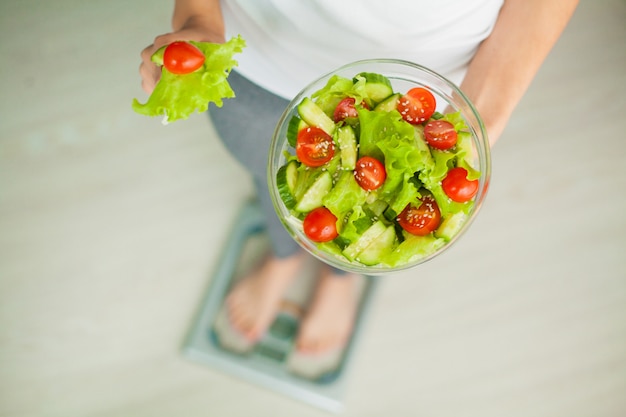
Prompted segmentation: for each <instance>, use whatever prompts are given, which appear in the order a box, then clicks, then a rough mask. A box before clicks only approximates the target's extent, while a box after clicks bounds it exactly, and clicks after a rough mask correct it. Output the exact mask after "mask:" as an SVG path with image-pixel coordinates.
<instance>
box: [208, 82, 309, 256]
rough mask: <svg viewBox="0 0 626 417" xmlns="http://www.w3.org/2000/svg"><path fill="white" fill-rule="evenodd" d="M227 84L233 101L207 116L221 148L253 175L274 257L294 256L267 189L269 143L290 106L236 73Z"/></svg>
mask: <svg viewBox="0 0 626 417" xmlns="http://www.w3.org/2000/svg"><path fill="white" fill-rule="evenodd" d="M228 82H229V83H230V85H231V87H232V88H233V90H234V91H235V95H236V98H234V99H227V100H224V105H223V106H222V107H221V108H216V107H215V106H211V109H210V110H209V116H210V118H211V120H212V122H213V126H214V127H215V129H216V131H217V133H218V135H219V137H220V138H221V140H222V142H223V143H224V146H225V147H226V148H227V149H228V150H229V151H230V153H231V154H232V155H233V156H234V157H235V158H236V159H237V160H238V161H239V162H240V163H241V164H242V165H243V167H244V168H246V169H247V170H248V171H249V172H250V174H252V178H253V180H254V184H255V186H256V189H257V197H258V200H259V203H260V205H261V208H262V210H263V212H264V214H265V219H266V228H267V233H268V235H269V239H270V242H271V244H272V248H273V250H274V254H275V255H276V256H277V257H279V258H285V257H288V256H291V255H294V254H295V253H296V252H297V251H298V250H299V249H300V246H299V245H298V244H297V243H296V241H295V240H294V239H293V238H292V237H291V236H290V235H289V234H288V233H287V231H286V230H285V228H284V226H283V225H282V223H281V222H280V220H279V219H278V216H277V215H276V212H275V210H274V206H273V204H272V200H271V198H270V195H269V190H268V185H267V163H268V152H269V147H270V141H271V139H272V135H273V133H274V128H275V127H276V123H277V122H278V119H279V118H280V116H281V115H282V113H283V111H284V110H285V108H286V107H287V104H289V102H288V101H287V100H285V99H283V98H281V97H278V96H276V95H274V94H272V93H270V92H269V91H267V90H264V89H263V88H261V87H259V86H257V85H256V84H254V83H252V82H250V81H249V80H247V79H246V78H244V77H242V76H241V75H239V74H238V73H237V72H235V71H232V72H231V73H230V75H229V77H228Z"/></svg>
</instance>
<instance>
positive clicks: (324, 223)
mask: <svg viewBox="0 0 626 417" xmlns="http://www.w3.org/2000/svg"><path fill="white" fill-rule="evenodd" d="M302 228H303V230H304V234H305V235H307V237H308V238H309V239H311V240H312V241H314V242H329V241H331V240H333V239H334V238H336V237H337V217H335V215H334V214H333V213H331V211H330V210H328V209H327V208H326V207H318V208H316V209H313V210H312V211H311V212H310V213H309V214H307V215H306V217H305V218H304V222H303V224H302Z"/></svg>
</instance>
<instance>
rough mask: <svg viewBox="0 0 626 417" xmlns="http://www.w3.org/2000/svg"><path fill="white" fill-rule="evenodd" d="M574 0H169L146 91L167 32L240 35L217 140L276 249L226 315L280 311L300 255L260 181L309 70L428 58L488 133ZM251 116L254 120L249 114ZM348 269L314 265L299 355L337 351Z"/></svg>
mask: <svg viewBox="0 0 626 417" xmlns="http://www.w3.org/2000/svg"><path fill="white" fill-rule="evenodd" d="M577 3H578V0H457V1H453V0H448V1H438V2H432V1H425V0H423V1H420V0H404V1H401V0H385V1H384V2H379V1H375V0H344V1H341V2H338V1H336V0H317V1H314V0H306V1H305V0H301V1H293V0H222V1H221V2H220V1H218V0H176V2H175V8H174V14H173V25H172V26H173V30H174V31H173V32H172V33H168V34H165V35H161V36H157V37H156V39H155V40H154V43H153V44H152V45H150V46H148V47H147V48H146V49H145V50H144V51H143V52H142V59H143V61H142V64H141V68H140V73H141V76H142V82H143V84H142V85H143V88H144V89H145V90H146V92H148V93H150V92H151V91H152V89H153V88H154V85H155V83H156V81H157V80H158V77H159V72H160V70H159V69H158V68H157V67H156V66H155V65H154V64H153V63H152V62H151V61H150V56H151V55H152V53H153V52H155V51H156V50H157V49H158V48H160V47H161V46H163V45H166V44H168V43H170V42H172V41H175V40H196V41H207V42H217V43H221V42H224V41H225V39H226V38H227V37H230V36H233V35H236V34H241V35H242V36H243V38H244V39H245V40H246V42H247V44H248V47H247V48H246V49H245V50H244V52H243V54H242V55H241V56H238V57H237V59H238V61H239V66H238V67H237V69H236V72H232V73H231V75H230V78H229V82H230V83H231V86H232V87H233V90H234V91H235V93H236V95H237V98H236V99H234V100H228V101H227V102H226V103H225V104H224V107H222V108H221V109H217V110H216V111H214V112H212V114H211V117H212V120H213V123H214V125H215V127H216V129H217V131H218V133H219V134H220V136H221V138H222V140H223V142H224V144H225V146H226V147H227V148H228V149H229V150H230V151H231V152H232V153H233V155H234V156H235V157H236V158H237V159H238V160H239V161H241V163H242V164H243V165H244V166H245V167H246V168H248V169H249V170H250V172H251V174H252V175H253V178H254V180H255V184H256V186H257V189H258V190H257V191H258V196H259V200H260V202H261V205H262V207H263V209H264V211H265V214H266V218H267V228H268V232H269V235H270V240H271V242H272V247H273V249H274V253H273V256H270V257H268V258H267V260H266V261H265V262H264V264H263V265H262V267H261V268H259V269H258V270H256V271H254V272H253V273H251V275H250V276H248V277H245V279H243V280H241V281H240V282H239V283H238V285H236V286H235V287H234V289H233V290H232V292H231V293H230V294H229V296H228V298H227V302H226V305H227V309H228V315H229V318H230V321H231V324H232V325H233V326H234V327H235V328H236V329H237V330H238V331H239V332H240V333H241V334H242V335H243V336H244V337H245V338H247V339H248V340H249V341H250V343H254V341H256V340H258V339H259V338H260V337H261V336H262V335H263V333H264V332H265V330H266V329H267V327H268V326H269V325H270V324H271V322H272V321H273V319H274V316H275V314H276V313H277V309H278V305H279V303H280V300H281V299H282V296H283V293H284V291H285V290H286V288H287V287H288V285H289V284H290V283H291V281H292V280H293V279H294V277H295V276H296V275H297V271H298V270H299V268H300V267H301V266H302V263H303V262H304V259H305V255H304V254H303V253H302V252H301V251H300V249H299V246H298V245H297V244H296V243H295V242H294V241H293V239H292V238H291V237H290V236H289V235H288V234H287V233H286V232H285V230H284V229H283V226H282V224H280V222H279V221H278V219H277V217H276V215H275V213H274V210H273V206H272V204H271V201H270V198H269V194H268V190H267V184H266V164H267V150H268V149H269V141H270V139H271V136H272V133H273V129H274V126H275V123H276V121H277V120H278V118H279V116H280V114H281V113H282V111H283V110H284V108H285V106H286V105H287V103H288V100H290V99H291V98H292V97H293V96H295V94H296V93H297V92H298V91H299V90H300V89H301V88H302V87H303V86H305V85H307V84H308V83H309V82H310V81H312V80H313V79H316V78H318V77H319V76H321V75H322V74H324V73H327V72H329V71H331V70H333V69H335V68H337V67H339V66H341V65H344V64H346V63H348V62H351V61H355V60H360V59H367V58H398V59H405V60H409V61H413V62H416V63H419V64H421V65H424V66H426V67H429V68H431V69H433V70H435V71H437V72H439V73H440V74H442V75H444V76H446V77H447V78H449V79H450V80H452V81H453V82H455V83H457V84H458V85H460V87H461V89H462V90H463V91H464V92H465V94H466V95H467V96H468V97H469V99H470V100H471V101H472V102H473V103H474V105H475V106H476V108H477V109H478V111H479V113H480V114H481V116H482V118H483V121H484V123H485V126H486V128H487V132H488V135H489V138H490V143H491V144H492V145H493V144H494V143H495V142H496V141H497V140H498V138H499V137H500V135H501V134H502V132H503V130H504V128H505V126H506V124H507V122H508V120H509V118H510V116H511V114H512V112H513V110H514V108H515V107H516V105H517V104H518V102H519V101H520V99H521V98H522V96H523V95H524V93H525V91H526V90H527V88H528V86H529V85H530V83H531V82H532V79H533V77H534V76H535V74H536V73H537V71H538V69H539V67H540V66H541V64H542V62H543V61H544V59H545V58H546V56H547V54H548V53H549V51H550V50H551V49H552V47H553V45H554V44H555V42H556V41H557V39H558V38H559V36H560V34H561V33H562V31H563V29H564V28H565V26H566V24H567V22H568V21H569V19H570V18H571V16H572V14H573V12H574V10H575V8H576V5H577ZM251 115H254V116H252V119H253V123H250V124H253V128H252V129H250V128H249V126H248V125H247V124H248V123H241V121H242V120H244V121H248V122H250V118H251ZM356 279H357V277H356V276H354V275H352V274H346V273H343V272H342V271H337V270H334V269H332V268H328V267H326V268H322V272H321V276H320V279H319V282H318V288H317V291H316V294H315V297H314V299H313V302H312V305H311V308H310V309H309V311H308V313H307V315H306V317H305V318H304V320H303V322H302V324H301V327H300V330H299V335H298V338H297V342H296V349H297V350H298V351H299V352H302V353H309V354H321V353H324V352H328V351H331V350H333V349H340V348H341V347H342V346H343V345H344V344H345V343H346V341H347V340H348V338H349V336H350V333H351V330H352V325H353V322H354V315H355V311H356V303H357V299H356V294H355V290H354V288H355V282H356Z"/></svg>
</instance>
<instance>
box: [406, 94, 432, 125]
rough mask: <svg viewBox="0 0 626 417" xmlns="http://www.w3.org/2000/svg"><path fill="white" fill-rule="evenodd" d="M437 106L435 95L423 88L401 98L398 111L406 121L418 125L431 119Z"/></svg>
mask: <svg viewBox="0 0 626 417" xmlns="http://www.w3.org/2000/svg"><path fill="white" fill-rule="evenodd" d="M436 106H437V103H436V100H435V96H434V95H433V93H431V92H430V91H428V90H427V89H425V88H422V87H414V88H411V89H410V90H409V91H407V93H406V94H405V95H403V96H402V97H401V98H400V100H399V101H398V106H397V109H398V111H399V112H400V114H401V115H402V118H403V119H404V120H406V121H407V122H409V123H411V124H414V125H417V124H420V123H424V122H425V121H426V120H428V119H430V117H431V116H432V115H433V113H434V112H435V108H436Z"/></svg>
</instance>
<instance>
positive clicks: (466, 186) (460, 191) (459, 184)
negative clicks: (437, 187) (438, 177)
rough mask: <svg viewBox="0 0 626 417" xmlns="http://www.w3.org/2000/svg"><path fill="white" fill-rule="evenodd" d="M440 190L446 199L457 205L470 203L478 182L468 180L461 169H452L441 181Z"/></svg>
mask: <svg viewBox="0 0 626 417" xmlns="http://www.w3.org/2000/svg"><path fill="white" fill-rule="evenodd" d="M441 188H443V191H444V192H445V193H446V195H447V196H448V197H450V198H451V199H452V200H454V201H456V202H458V203H465V202H466V201H470V200H471V199H472V198H474V196H475V195H476V193H477V192H478V180H468V179H467V170H466V169H465V168H463V167H456V168H452V169H451V170H450V171H448V174H447V175H446V177H445V178H444V179H443V181H441Z"/></svg>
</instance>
